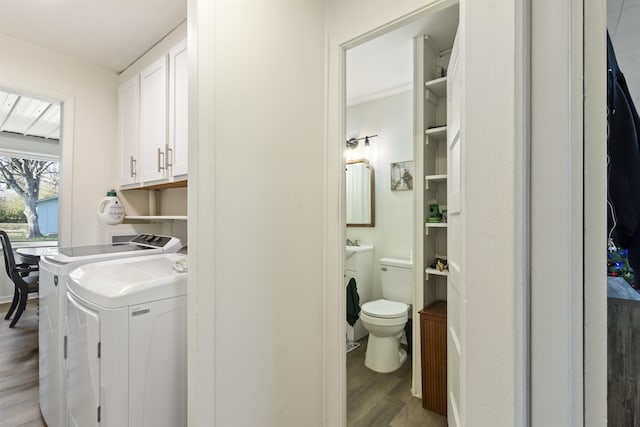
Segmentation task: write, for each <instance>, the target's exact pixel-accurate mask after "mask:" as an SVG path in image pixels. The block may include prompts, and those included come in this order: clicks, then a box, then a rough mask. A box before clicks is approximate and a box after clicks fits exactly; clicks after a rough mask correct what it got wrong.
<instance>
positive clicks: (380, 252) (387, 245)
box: [346, 91, 413, 299]
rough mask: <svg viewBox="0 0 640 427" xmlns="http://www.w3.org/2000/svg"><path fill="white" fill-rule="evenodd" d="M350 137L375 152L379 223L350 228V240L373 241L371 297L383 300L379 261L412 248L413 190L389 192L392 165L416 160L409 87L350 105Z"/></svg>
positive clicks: (403, 254) (406, 253)
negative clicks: (364, 140) (367, 141)
mask: <svg viewBox="0 0 640 427" xmlns="http://www.w3.org/2000/svg"><path fill="white" fill-rule="evenodd" d="M346 135H347V139H348V138H351V137H355V138H358V137H364V136H365V135H378V137H377V138H373V139H371V146H372V147H373V149H372V151H374V152H375V154H374V155H373V156H371V159H369V161H370V163H371V165H372V166H373V167H374V170H375V202H376V205H375V209H376V225H375V227H347V238H349V239H351V240H355V239H357V240H361V241H362V242H363V243H370V244H372V245H374V255H373V257H374V258H373V260H374V269H373V271H374V274H373V294H372V297H373V299H377V298H381V296H382V295H381V288H380V274H378V271H379V269H378V268H377V267H378V260H379V259H380V258H384V257H393V258H407V259H409V258H410V257H411V251H412V250H413V192H412V191H391V186H390V182H389V181H390V177H389V175H390V163H391V162H399V161H406V160H413V92H412V91H406V92H402V93H398V94H395V95H392V96H388V97H384V98H380V99H376V100H374V101H369V102H365V103H362V104H358V105H354V106H351V107H349V108H348V109H347V132H346Z"/></svg>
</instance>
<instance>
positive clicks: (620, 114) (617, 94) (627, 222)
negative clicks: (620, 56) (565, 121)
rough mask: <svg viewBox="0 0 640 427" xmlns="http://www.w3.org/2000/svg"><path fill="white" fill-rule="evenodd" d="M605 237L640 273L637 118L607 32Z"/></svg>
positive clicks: (639, 130) (639, 138)
mask: <svg viewBox="0 0 640 427" xmlns="http://www.w3.org/2000/svg"><path fill="white" fill-rule="evenodd" d="M607 121H608V127H609V129H608V137H607V182H608V191H607V193H608V194H607V201H608V210H607V211H608V218H607V219H608V228H609V236H610V237H611V238H613V242H614V243H615V244H616V246H618V247H622V248H627V249H629V263H630V265H631V267H632V268H633V270H634V271H635V272H638V273H639V274H640V118H639V117H638V112H637V111H636V108H635V106H634V104H633V99H632V98H631V94H630V93H629V88H628V87H627V82H626V80H625V78H624V75H623V74H622V71H621V70H620V67H619V66H618V61H617V60H616V55H615V52H614V50H613V45H612V44H611V39H610V38H609V33H608V32H607Z"/></svg>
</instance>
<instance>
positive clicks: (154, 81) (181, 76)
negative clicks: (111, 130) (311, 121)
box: [118, 39, 189, 188]
mask: <svg viewBox="0 0 640 427" xmlns="http://www.w3.org/2000/svg"><path fill="white" fill-rule="evenodd" d="M188 80H189V76H188V56H187V40H186V39H183V40H182V41H180V42H179V43H178V44H176V45H174V46H173V47H172V48H171V49H168V50H167V51H165V53H164V54H163V55H162V56H161V57H160V58H158V59H157V60H155V61H153V62H152V63H150V64H149V65H147V66H146V67H145V68H143V69H142V70H141V71H140V72H139V73H137V74H135V75H134V76H133V77H132V78H130V79H129V80H127V81H126V82H124V83H123V84H122V85H121V86H120V87H119V89H118V118H119V137H120V150H121V151H120V153H121V160H120V162H121V166H120V169H121V172H120V184H121V185H122V186H123V187H124V188H141V187H147V186H157V185H162V184H167V183H173V182H176V181H185V180H186V179H187V173H188V142H189V138H188V123H189V113H188Z"/></svg>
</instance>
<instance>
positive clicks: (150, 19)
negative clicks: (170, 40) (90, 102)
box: [0, 0, 187, 140]
mask: <svg viewBox="0 0 640 427" xmlns="http://www.w3.org/2000/svg"><path fill="white" fill-rule="evenodd" d="M186 18H187V0H136V1H132V0H74V1H65V0H49V1H42V0H0V33H2V34H3V35H6V36H9V37H12V38H15V39H20V40H23V41H27V42H30V43H33V44H35V45H38V46H42V47H45V48H48V49H51V50H53V51H57V52H59V53H61V54H63V55H68V56H70V57H74V58H77V59H80V60H83V61H86V62H88V63H91V64H94V65H97V66H99V67H102V68H105V69H107V70H109V71H112V72H114V73H120V72H121V71H123V70H124V69H126V68H127V67H128V66H129V65H131V64H132V63H133V62H135V61H136V60H137V59H138V58H139V57H141V56H142V55H143V54H144V53H145V52H147V51H148V50H149V49H151V48H152V47H153V46H154V45H155V44H156V43H157V42H159V41H160V40H161V39H162V38H164V37H165V36H166V35H167V34H169V33H170V32H171V31H172V30H173V29H175V28H176V27H177V26H178V25H180V24H181V23H182V22H184V21H185V20H186ZM1 134H4V135H8V134H9V135H12V136H15V135H23V136H35V137H40V138H47V139H50V140H58V139H59V138H60V104H59V103H55V102H54V103H51V102H47V101H44V100H40V99H35V98H30V97H27V96H20V95H18V94H13V93H8V92H4V91H2V90H0V135H1Z"/></svg>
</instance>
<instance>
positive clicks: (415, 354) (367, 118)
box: [344, 2, 459, 426]
mask: <svg viewBox="0 0 640 427" xmlns="http://www.w3.org/2000/svg"><path fill="white" fill-rule="evenodd" d="M458 13H459V11H458V4H457V3H455V2H451V3H450V4H448V7H445V8H444V9H439V10H437V11H432V12H429V13H424V14H422V15H421V16H419V17H417V19H414V20H412V21H411V22H406V23H405V24H404V25H402V26H401V27H399V28H397V29H395V30H393V31H389V32H386V33H384V34H381V35H379V36H378V37H376V38H373V39H371V40H368V41H366V42H364V43H361V44H358V45H357V46H354V47H352V48H350V49H348V50H347V51H346V108H345V112H346V114H345V116H346V118H345V135H344V142H345V146H344V150H345V171H346V175H347V176H346V177H345V181H346V186H345V188H346V192H345V206H346V209H345V210H346V224H347V227H346V230H345V236H346V244H347V248H346V257H347V259H346V262H345V264H346V272H345V285H348V283H349V281H350V280H351V279H355V281H356V285H357V290H358V295H359V303H360V306H362V305H363V304H364V303H367V302H370V301H376V300H380V299H385V298H384V295H383V288H382V280H381V275H380V272H381V265H380V259H381V258H398V259H405V260H407V261H409V262H410V263H411V264H412V266H413V271H412V274H411V277H412V279H411V281H412V287H413V295H411V307H410V309H409V314H408V320H407V322H406V326H405V327H404V331H403V332H402V338H401V349H402V350H403V351H405V352H406V353H407V354H408V356H407V359H406V360H405V361H403V363H402V364H401V366H400V367H399V368H398V369H396V370H394V371H392V372H388V373H379V372H375V371H374V370H372V369H369V368H368V367H366V366H365V355H366V351H367V345H368V331H367V329H366V328H365V327H364V326H363V325H362V323H361V321H360V320H357V321H355V323H354V324H353V325H352V324H349V323H347V324H346V326H345V329H346V339H347V351H348V352H347V356H346V373H347V381H346V383H347V396H346V399H347V405H346V406H347V425H349V426H351V425H367V423H368V422H369V420H371V419H373V418H376V419H380V417H384V418H385V420H386V419H387V418H388V422H389V423H391V422H392V421H393V420H394V419H398V420H399V419H402V418H406V417H409V414H411V415H410V416H411V417H417V418H412V419H413V421H415V422H419V423H420V425H425V426H440V425H442V426H445V425H446V403H445V404H444V411H441V412H440V413H437V412H434V411H431V410H427V409H424V405H423V401H422V386H421V376H422V374H421V343H420V334H419V313H418V312H419V311H420V310H422V308H423V307H425V305H427V304H428V303H430V302H433V301H435V300H436V299H437V300H446V280H447V277H446V274H444V273H443V274H432V275H431V276H430V277H425V274H423V273H422V272H424V271H425V268H426V267H428V266H429V265H430V264H431V262H432V261H433V262H435V261H436V259H435V256H434V257H433V258H434V259H429V260H427V259H425V258H424V253H425V250H424V248H425V245H427V247H432V246H433V245H434V244H435V243H434V242H435V241H436V240H437V242H438V250H440V252H443V251H444V256H441V257H440V258H441V260H445V261H446V240H447V235H446V232H443V229H444V227H440V229H436V228H433V229H432V230H433V231H432V233H431V238H432V239H433V240H434V242H431V241H428V238H425V237H424V236H425V233H424V230H425V216H424V212H425V209H428V208H429V207H428V205H429V204H430V202H431V201H432V198H433V197H435V194H434V193H433V190H434V188H435V186H437V187H438V188H439V189H440V196H441V198H440V200H439V202H440V206H439V211H445V213H446V179H444V180H441V181H440V182H439V183H438V184H435V183H434V184H432V188H431V190H432V191H428V189H425V179H424V176H425V174H426V172H425V162H426V163H428V164H429V165H430V166H433V167H435V162H438V163H439V164H440V163H442V162H443V159H442V158H439V159H438V160H434V158H433V157H434V156H435V153H434V152H433V151H430V152H429V153H425V151H424V148H423V145H424V144H425V143H426V138H427V137H426V136H424V130H426V127H424V126H425V123H424V117H423V114H425V113H423V111H424V108H423V107H422V106H420V107H419V108H417V107H416V105H417V103H418V102H420V101H422V100H424V95H423V94H424V83H425V81H427V80H441V81H444V82H445V84H446V68H447V65H446V64H447V63H448V59H449V54H450V52H451V47H452V46H453V40H454V38H455V34H456V29H457V24H458ZM416 38H418V40H419V43H417V42H416ZM417 46H419V48H420V49H428V50H429V55H430V58H431V57H433V60H428V61H427V63H428V65H425V59H424V55H423V54H422V53H421V54H420V55H417V54H416V49H418V47H417ZM416 58H418V59H416ZM416 61H421V64H420V67H419V69H420V70H421V71H420V75H421V76H422V75H425V76H426V77H425V78H424V79H423V78H422V77H420V78H419V79H418V80H419V82H414V75H416V68H417V67H416ZM425 68H428V70H426V74H425V72H424V71H423V70H424V69H425ZM442 78H444V79H442ZM422 80H424V81H422ZM431 95H432V96H433V95H435V93H434V92H433V90H432V92H431ZM438 96H440V97H441V98H442V97H443V93H440V92H439V93H438ZM444 98H446V97H444ZM434 101H435V102H437V100H435V98H433V97H432V98H431V101H428V102H431V103H433V102H434ZM430 108H431V107H427V109H430ZM432 110H433V111H431V110H429V112H428V113H426V114H429V115H432V116H433V117H431V116H429V117H430V120H431V119H433V121H434V123H435V122H437V121H439V122H440V123H443V122H444V121H445V120H446V102H441V103H440V105H439V106H437V105H436V106H434V107H433V108H432ZM417 114H419V115H420V116H421V117H420V118H419V119H416V115H417ZM434 123H430V126H432V125H434ZM417 127H421V128H422V127H424V129H422V130H421V131H420V132H419V133H418V131H417V130H416V128H417ZM443 135H446V132H445V133H444V134H443ZM431 142H432V146H433V143H434V142H433V139H432V141H431ZM439 155H441V153H440V154H439ZM425 156H426V160H425ZM444 161H445V163H446V158H445V159H444ZM356 163H365V164H366V165H367V167H368V168H369V169H370V170H371V171H372V172H371V173H370V175H367V176H370V179H371V183H369V182H368V181H367V182H366V184H365V185H362V182H364V181H365V178H362V179H359V180H358V179H354V178H353V176H354V175H355V174H356V172H355V171H353V170H352V169H353V168H352V165H353V164H356ZM440 166H443V165H440ZM440 166H439V167H440ZM441 172H443V173H444V174H445V175H446V169H444V170H443V171H441ZM443 173H441V174H440V175H441V176H442V175H443ZM349 174H351V176H350V175H349ZM358 181H360V182H361V185H359V186H357V185H355V183H354V182H358ZM363 190H367V191H369V190H370V191H371V194H370V196H369V197H367V196H366V195H365V196H363V195H362V194H361V193H362V192H363ZM369 202H370V203H371V215H372V216H371V219H372V220H367V221H363V222H361V223H354V222H352V221H351V220H350V218H352V216H353V212H355V211H363V210H364V209H363V207H362V206H357V205H358V203H359V204H360V205H362V204H363V203H364V205H367V204H368V203H369ZM425 203H426V204H425ZM440 207H441V208H442V209H440ZM431 252H433V251H431ZM429 253H430V252H429ZM431 255H433V254H431V253H430V255H429V256H430V258H431ZM438 255H442V254H441V253H438ZM418 257H419V258H418ZM427 263H428V264H429V265H425V264H427ZM416 301H417V302H416ZM347 304H349V301H348V302H347ZM347 317H349V312H347ZM445 352H446V350H445ZM445 358H446V356H445ZM444 370H445V382H446V366H445V367H444Z"/></svg>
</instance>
